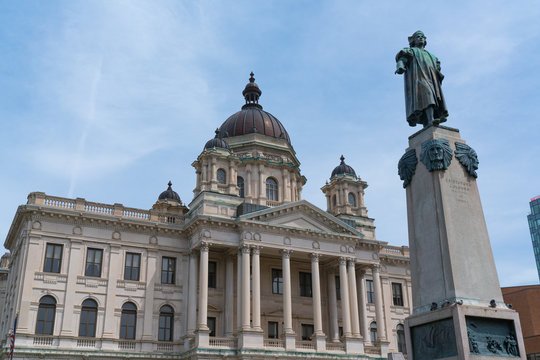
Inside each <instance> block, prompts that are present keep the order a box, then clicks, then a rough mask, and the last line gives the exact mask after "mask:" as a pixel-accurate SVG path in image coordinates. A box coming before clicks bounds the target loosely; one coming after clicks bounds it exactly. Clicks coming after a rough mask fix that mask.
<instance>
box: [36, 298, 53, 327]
mask: <svg viewBox="0 0 540 360" xmlns="http://www.w3.org/2000/svg"><path fill="white" fill-rule="evenodd" d="M55 314H56V300H55V299H54V298H53V297H52V296H49V295H46V296H44V297H42V298H41V299H40V300H39V308H38V315H37V322H36V334H41V335H52V334H53V330H54V317H55Z"/></svg>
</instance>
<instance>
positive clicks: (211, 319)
mask: <svg viewBox="0 0 540 360" xmlns="http://www.w3.org/2000/svg"><path fill="white" fill-rule="evenodd" d="M206 321H207V322H208V329H210V336H212V337H215V336H216V318H215V317H209V318H206Z"/></svg>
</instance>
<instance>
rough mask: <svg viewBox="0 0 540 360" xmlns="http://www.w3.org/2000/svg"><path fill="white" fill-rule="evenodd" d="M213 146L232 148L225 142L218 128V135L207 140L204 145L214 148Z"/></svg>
mask: <svg viewBox="0 0 540 360" xmlns="http://www.w3.org/2000/svg"><path fill="white" fill-rule="evenodd" d="M213 148H221V149H226V150H229V151H230V150H231V149H230V147H229V144H227V142H225V140H223V139H222V138H221V137H220V136H219V129H216V136H215V137H214V138H213V139H210V140H208V141H207V142H206V144H205V145H204V149H205V150H206V149H213Z"/></svg>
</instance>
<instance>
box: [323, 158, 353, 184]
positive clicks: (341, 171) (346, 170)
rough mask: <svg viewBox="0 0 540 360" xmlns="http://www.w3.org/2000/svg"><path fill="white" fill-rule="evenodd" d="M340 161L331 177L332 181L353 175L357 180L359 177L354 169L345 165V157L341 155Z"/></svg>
mask: <svg viewBox="0 0 540 360" xmlns="http://www.w3.org/2000/svg"><path fill="white" fill-rule="evenodd" d="M339 159H340V160H341V163H340V164H339V165H338V166H336V167H335V168H334V170H333V171H332V175H331V176H330V179H331V178H333V177H334V176H338V175H351V176H353V177H355V178H356V177H357V176H356V172H355V171H354V169H353V168H352V167H350V166H349V165H347V164H345V157H344V156H343V155H341V157H340V158H339Z"/></svg>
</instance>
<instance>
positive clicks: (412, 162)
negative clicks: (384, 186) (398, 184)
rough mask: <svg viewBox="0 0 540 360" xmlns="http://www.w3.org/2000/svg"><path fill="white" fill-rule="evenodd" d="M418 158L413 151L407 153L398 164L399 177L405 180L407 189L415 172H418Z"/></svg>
mask: <svg viewBox="0 0 540 360" xmlns="http://www.w3.org/2000/svg"><path fill="white" fill-rule="evenodd" d="M417 163H418V158H417V157H416V151H415V150H414V149H411V150H409V151H407V152H406V153H405V154H403V156H402V157H401V159H399V162H398V175H399V178H400V179H401V180H403V187H404V188H405V187H407V185H409V184H410V183H411V180H412V177H413V175H414V172H415V171H416V164H417Z"/></svg>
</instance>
